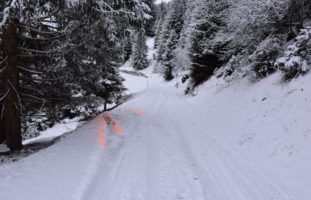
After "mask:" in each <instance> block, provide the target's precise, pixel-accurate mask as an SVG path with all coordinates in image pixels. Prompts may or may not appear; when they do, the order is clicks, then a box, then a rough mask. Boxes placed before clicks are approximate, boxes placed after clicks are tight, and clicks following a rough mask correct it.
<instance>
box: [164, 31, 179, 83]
mask: <svg viewBox="0 0 311 200" xmlns="http://www.w3.org/2000/svg"><path fill="white" fill-rule="evenodd" d="M177 42H178V36H177V34H176V33H175V31H174V30H171V32H170V37H169V38H168V41H167V43H166V46H165V51H164V54H163V66H164V79H165V80H167V81H170V80H172V79H173V78H174V75H173V69H174V49H175V48H176V45H177Z"/></svg>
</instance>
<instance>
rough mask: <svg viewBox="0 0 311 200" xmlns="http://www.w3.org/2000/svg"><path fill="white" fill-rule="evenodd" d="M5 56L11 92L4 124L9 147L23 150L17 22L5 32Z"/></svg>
mask: <svg viewBox="0 0 311 200" xmlns="http://www.w3.org/2000/svg"><path fill="white" fill-rule="evenodd" d="M2 41H3V54H4V57H5V58H7V59H6V61H5V67H6V68H5V70H4V71H3V82H4V85H5V91H9V93H8V95H7V96H6V97H5V99H4V101H3V106H4V108H5V110H4V123H5V129H4V132H5V134H6V141H7V145H8V147H9V148H10V150H11V151H14V150H20V149H21V148H22V137H21V119H20V109H21V108H20V98H19V95H18V90H19V88H18V71H17V67H16V65H17V43H18V33H17V27H16V22H14V21H13V20H12V19H10V20H9V22H8V25H7V26H6V28H5V29H4V32H3V40H2Z"/></svg>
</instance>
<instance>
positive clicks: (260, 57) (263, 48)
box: [249, 37, 282, 80]
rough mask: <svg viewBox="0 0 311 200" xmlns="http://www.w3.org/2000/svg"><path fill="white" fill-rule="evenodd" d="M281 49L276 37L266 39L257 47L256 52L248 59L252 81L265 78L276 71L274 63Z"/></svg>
mask: <svg viewBox="0 0 311 200" xmlns="http://www.w3.org/2000/svg"><path fill="white" fill-rule="evenodd" d="M281 48H282V40H281V39H279V38H277V37H268V38H267V39H265V40H264V41H263V42H262V43H260V44H259V45H258V47H257V49H256V51H255V52H254V53H253V54H252V55H251V56H250V57H249V62H250V63H251V64H250V69H251V70H252V71H253V72H254V75H253V79H254V80H260V79H262V78H265V77H267V76H268V75H270V74H272V73H274V72H275V71H276V67H275V66H274V62H275V60H276V58H277V57H278V56H279V55H280V53H281V50H282V49H281Z"/></svg>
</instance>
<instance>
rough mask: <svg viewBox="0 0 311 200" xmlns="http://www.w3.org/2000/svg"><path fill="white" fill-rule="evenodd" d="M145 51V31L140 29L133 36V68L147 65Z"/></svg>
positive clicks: (140, 68) (142, 67) (141, 67)
mask: <svg viewBox="0 0 311 200" xmlns="http://www.w3.org/2000/svg"><path fill="white" fill-rule="evenodd" d="M147 51H148V47H147V45H146V36H145V31H144V30H140V31H139V32H137V34H136V36H135V39H134V45H133V50H132V61H133V68H134V69H136V70H142V69H145V68H147V67H148V64H149V63H148V60H147Z"/></svg>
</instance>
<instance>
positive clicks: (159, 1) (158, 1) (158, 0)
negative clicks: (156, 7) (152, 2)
mask: <svg viewBox="0 0 311 200" xmlns="http://www.w3.org/2000/svg"><path fill="white" fill-rule="evenodd" d="M163 1H164V2H169V1H171V0H156V3H157V4H158V3H161V2H163Z"/></svg>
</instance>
